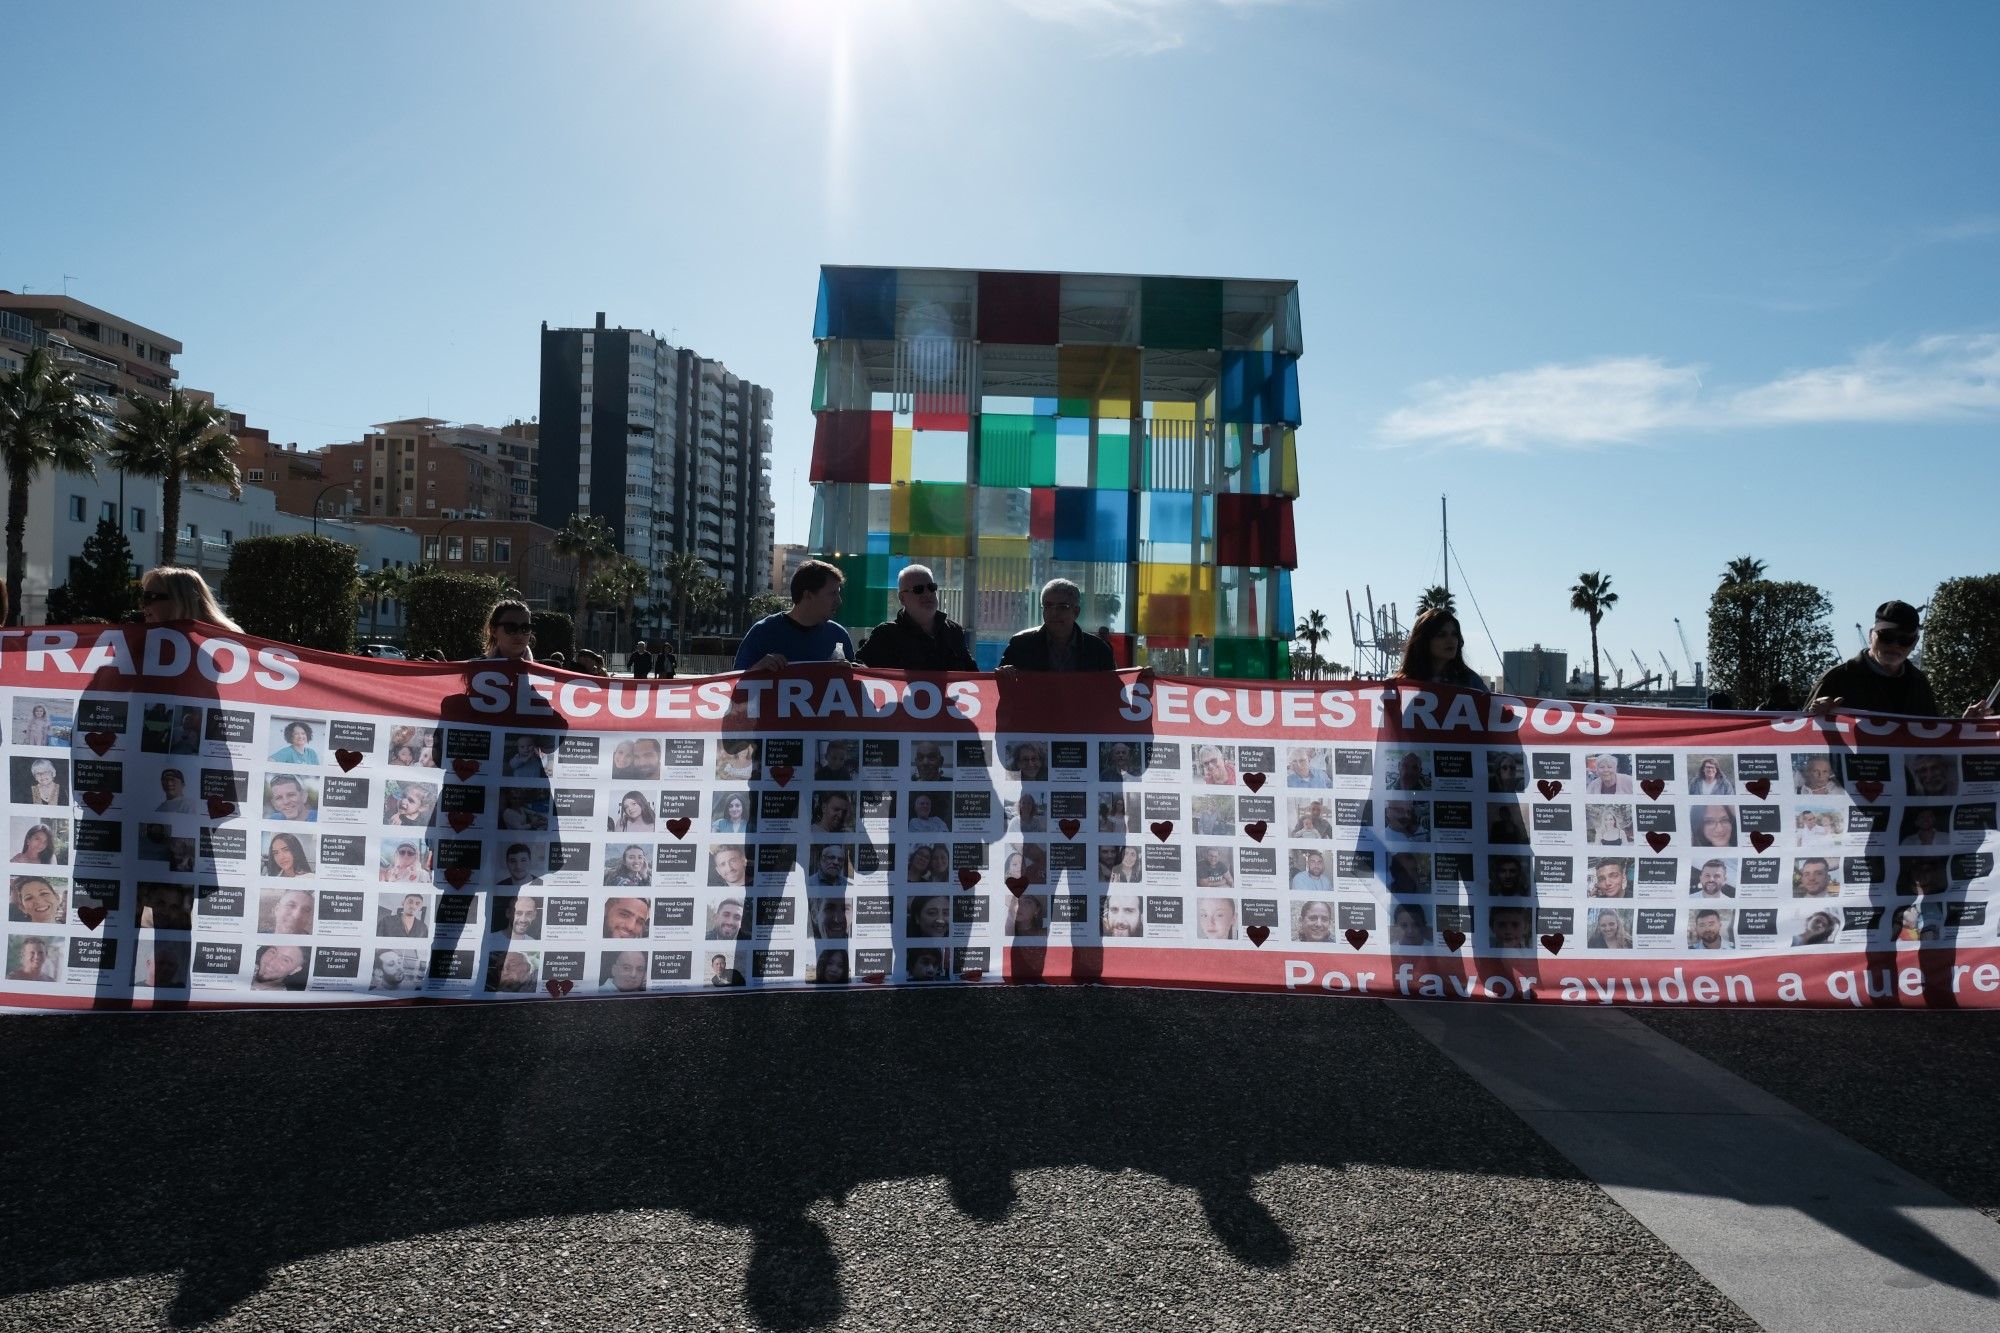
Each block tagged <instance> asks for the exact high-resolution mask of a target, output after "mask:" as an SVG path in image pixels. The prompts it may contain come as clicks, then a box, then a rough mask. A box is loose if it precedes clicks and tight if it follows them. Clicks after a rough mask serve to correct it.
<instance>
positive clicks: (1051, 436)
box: [979, 412, 1056, 487]
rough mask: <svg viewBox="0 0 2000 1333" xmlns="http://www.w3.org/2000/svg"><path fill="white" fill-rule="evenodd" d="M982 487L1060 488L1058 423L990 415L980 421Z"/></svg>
mask: <svg viewBox="0 0 2000 1333" xmlns="http://www.w3.org/2000/svg"><path fill="white" fill-rule="evenodd" d="M979 484H980V485H981V486H1021V487H1027V486H1053V485H1055V484H1056V423H1055V418H1053V417H1032V416H1023V415H1020V414H1017V413H1012V412H988V413H985V414H984V415H982V416H981V417H980V418H979Z"/></svg>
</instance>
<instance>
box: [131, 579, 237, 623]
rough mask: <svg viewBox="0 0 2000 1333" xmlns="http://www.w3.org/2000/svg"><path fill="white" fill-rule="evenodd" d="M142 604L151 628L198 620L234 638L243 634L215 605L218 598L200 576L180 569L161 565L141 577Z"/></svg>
mask: <svg viewBox="0 0 2000 1333" xmlns="http://www.w3.org/2000/svg"><path fill="white" fill-rule="evenodd" d="M139 603H140V606H141V607H142V608H143V610H144V612H145V616H146V623H147V624H148V625H164V624H165V623H167V622H168V621H170V620H199V621H202V622H203V623H205V624H209V625H220V626H221V627H222V628H223V629H226V630H228V631H229V632H230V633H232V634H241V633H243V627H242V626H241V625H239V624H237V623H236V622H235V621H233V620H231V619H230V618H229V617H228V616H227V615H226V614H224V612H223V610H222V608H221V607H220V606H218V605H216V601H215V594H214V593H211V592H210V591H209V590H208V584H207V583H205V582H203V581H202V577H201V575H200V574H197V573H196V572H195V571H194V570H192V569H184V568H182V567H181V566H179V565H159V566H156V567H155V568H153V569H149V570H147V571H146V572H145V573H144V574H143V575H141V576H140V578H139Z"/></svg>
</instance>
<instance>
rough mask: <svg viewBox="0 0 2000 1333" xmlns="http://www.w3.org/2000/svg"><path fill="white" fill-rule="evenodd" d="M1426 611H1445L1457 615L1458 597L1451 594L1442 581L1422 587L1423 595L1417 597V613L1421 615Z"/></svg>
mask: <svg viewBox="0 0 2000 1333" xmlns="http://www.w3.org/2000/svg"><path fill="white" fill-rule="evenodd" d="M1426 611H1446V612H1449V613H1450V614H1452V615H1457V614H1458V599H1457V598H1455V597H1453V596H1452V595H1451V589H1449V588H1447V587H1445V586H1444V585H1443V584H1442V583H1434V584H1432V585H1431V586H1430V587H1428V588H1425V589H1424V592H1423V596H1421V597H1419V598H1417V614H1418V615H1422V614H1423V613H1424V612H1426Z"/></svg>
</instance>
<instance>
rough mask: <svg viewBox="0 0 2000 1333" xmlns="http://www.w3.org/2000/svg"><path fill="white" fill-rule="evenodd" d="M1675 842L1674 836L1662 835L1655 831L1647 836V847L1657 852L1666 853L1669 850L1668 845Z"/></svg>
mask: <svg viewBox="0 0 2000 1333" xmlns="http://www.w3.org/2000/svg"><path fill="white" fill-rule="evenodd" d="M1673 840H1674V835H1673V834H1671V833H1661V832H1658V831H1657V830H1655V831H1654V832H1652V833H1648V834H1647V835H1646V845H1647V846H1648V847H1651V848H1652V849H1653V850H1654V851H1656V852H1664V851H1665V850H1666V849H1667V844H1668V843H1670V842H1672V841H1673Z"/></svg>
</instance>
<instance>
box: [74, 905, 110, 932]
mask: <svg viewBox="0 0 2000 1333" xmlns="http://www.w3.org/2000/svg"><path fill="white" fill-rule="evenodd" d="M76 919H77V920H78V921H81V922H83V924H84V925H85V927H87V928H88V929H90V930H96V929H97V928H98V927H99V926H101V925H103V924H104V909H103V908H102V907H79V908H77V909H76Z"/></svg>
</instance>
